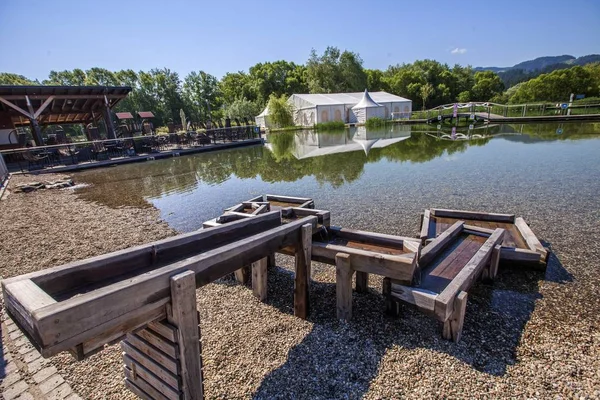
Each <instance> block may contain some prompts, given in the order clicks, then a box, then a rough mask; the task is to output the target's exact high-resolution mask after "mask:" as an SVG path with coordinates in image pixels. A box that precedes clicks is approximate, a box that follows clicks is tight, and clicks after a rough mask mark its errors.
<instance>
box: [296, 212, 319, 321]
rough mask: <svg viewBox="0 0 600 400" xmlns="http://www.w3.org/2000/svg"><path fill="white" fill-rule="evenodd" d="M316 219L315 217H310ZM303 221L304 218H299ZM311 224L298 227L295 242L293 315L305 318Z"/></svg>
mask: <svg viewBox="0 0 600 400" xmlns="http://www.w3.org/2000/svg"><path fill="white" fill-rule="evenodd" d="M311 218H314V219H315V220H316V217H311ZM300 221H302V222H303V221H305V220H300ZM312 230H313V225H311V224H304V225H302V227H301V228H300V232H301V234H300V240H299V241H298V242H297V243H296V255H295V261H296V263H295V265H296V276H295V277H294V315H295V316H297V317H299V318H302V319H306V318H307V317H308V313H309V287H310V273H311V271H310V270H311V268H310V263H311V247H312V246H311V245H312Z"/></svg>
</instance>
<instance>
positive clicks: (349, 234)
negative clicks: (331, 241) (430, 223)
mask: <svg viewBox="0 0 600 400" xmlns="http://www.w3.org/2000/svg"><path fill="white" fill-rule="evenodd" d="M329 230H330V231H331V233H332V234H334V235H336V236H338V237H342V238H346V239H349V240H357V241H360V242H365V243H371V244H377V245H382V246H390V247H396V248H398V249H403V248H404V246H405V242H411V243H415V245H418V242H419V240H418V239H415V238H410V237H406V236H395V235H387V234H385V233H377V232H368V231H360V230H356V229H348V228H340V227H337V226H332V227H330V229H329Z"/></svg>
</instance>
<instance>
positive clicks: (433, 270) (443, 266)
mask: <svg viewBox="0 0 600 400" xmlns="http://www.w3.org/2000/svg"><path fill="white" fill-rule="evenodd" d="M486 240H487V238H485V237H482V236H476V235H468V234H461V235H460V236H459V237H458V238H457V240H455V241H454V242H452V243H451V244H450V245H448V247H447V248H446V249H445V250H444V251H442V252H441V253H440V254H439V255H438V256H437V257H436V258H435V259H434V260H433V261H432V262H431V263H430V264H429V265H428V266H427V267H426V268H425V270H424V271H423V274H422V280H421V285H420V286H419V287H420V288H421V289H425V290H430V291H432V292H435V293H441V292H442V291H443V290H444V289H445V288H446V286H448V285H449V284H450V282H451V281H452V279H454V278H455V277H456V276H457V275H458V273H459V272H460V271H462V269H463V268H464V267H465V265H467V263H468V262H469V260H470V259H471V258H472V257H473V256H474V255H475V253H477V251H478V250H479V249H480V248H481V246H483V243H485V241H486Z"/></svg>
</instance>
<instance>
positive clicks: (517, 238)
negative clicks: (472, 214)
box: [429, 217, 529, 249]
mask: <svg viewBox="0 0 600 400" xmlns="http://www.w3.org/2000/svg"><path fill="white" fill-rule="evenodd" d="M459 220H460V221H465V224H466V225H473V226H478V227H480V228H487V229H496V228H502V229H504V230H506V233H505V235H504V240H503V241H502V246H505V247H515V248H518V249H529V247H528V246H527V243H526V242H525V239H523V236H521V233H519V230H518V229H517V227H516V226H515V224H511V223H507V222H489V221H478V220H469V219H464V218H463V219H459V218H440V217H432V218H431V219H430V220H429V229H430V230H429V232H435V236H436V237H437V236H438V235H439V234H440V233H442V232H444V231H445V230H446V229H448V228H449V227H450V226H452V224H454V223H455V222H456V221H459Z"/></svg>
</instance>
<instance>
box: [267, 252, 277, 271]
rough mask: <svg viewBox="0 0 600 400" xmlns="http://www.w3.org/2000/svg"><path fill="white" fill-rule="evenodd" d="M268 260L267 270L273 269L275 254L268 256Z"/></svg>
mask: <svg viewBox="0 0 600 400" xmlns="http://www.w3.org/2000/svg"><path fill="white" fill-rule="evenodd" d="M267 259H268V263H267V267H268V268H275V267H276V265H275V253H273V254H270V255H269V257H267Z"/></svg>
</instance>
